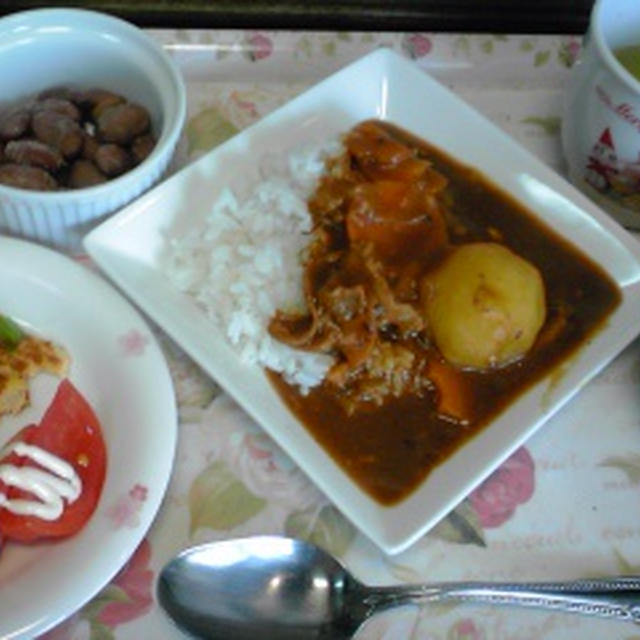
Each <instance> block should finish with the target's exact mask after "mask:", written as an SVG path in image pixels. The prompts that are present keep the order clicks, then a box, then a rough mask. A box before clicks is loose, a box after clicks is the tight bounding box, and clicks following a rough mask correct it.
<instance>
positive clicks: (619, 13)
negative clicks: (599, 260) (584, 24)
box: [562, 0, 640, 229]
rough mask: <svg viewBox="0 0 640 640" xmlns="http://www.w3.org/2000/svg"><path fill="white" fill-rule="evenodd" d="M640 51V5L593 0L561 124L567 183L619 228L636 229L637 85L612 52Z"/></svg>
mask: <svg viewBox="0 0 640 640" xmlns="http://www.w3.org/2000/svg"><path fill="white" fill-rule="evenodd" d="M629 45H639V46H640V0H597V2H596V4H595V5H594V7H593V10H592V13H591V20H590V23H589V29H588V31H587V34H586V36H585V41H584V47H583V51H582V54H581V56H580V59H579V60H578V62H577V63H576V66H575V67H574V69H573V70H572V72H571V77H570V84H569V87H568V90H567V93H566V96H565V97H566V99H565V108H564V114H563V119H562V146H563V151H564V155H565V159H566V161H567V165H568V170H569V178H570V180H571V181H572V182H573V183H574V184H575V185H576V186H577V187H578V188H580V189H581V190H582V191H583V192H585V193H586V194H587V195H588V196H590V197H591V198H592V199H593V200H595V201H596V202H597V203H598V204H599V205H600V206H601V207H602V208H603V209H604V210H605V211H607V212H609V213H610V214H611V215H612V216H613V217H614V218H615V219H617V220H618V221H619V222H620V223H621V224H623V225H624V226H626V227H629V228H632V229H640V80H638V79H637V78H635V77H634V76H633V75H632V74H631V73H630V72H629V71H627V69H625V67H624V66H622V64H620V62H618V60H617V59H616V58H615V56H614V53H613V52H614V51H616V50H617V49H618V48H620V47H625V46H629Z"/></svg>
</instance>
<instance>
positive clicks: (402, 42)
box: [43, 30, 640, 640]
mask: <svg viewBox="0 0 640 640" xmlns="http://www.w3.org/2000/svg"><path fill="white" fill-rule="evenodd" d="M151 33H152V35H153V36H154V37H156V38H157V39H158V40H159V41H161V42H162V43H163V45H164V46H165V47H166V48H167V49H168V51H170V52H171V54H172V55H174V56H175V58H176V59H177V61H178V62H179V64H180V67H181V69H182V70H183V73H184V76H185V79H186V83H187V89H188V99H189V100H188V102H189V114H188V123H187V126H186V129H185V133H184V136H183V139H182V141H181V144H180V148H179V151H178V154H177V156H176V159H175V163H174V168H178V167H179V166H181V165H183V164H184V163H186V162H189V161H190V160H192V159H194V158H195V157H197V156H198V155H199V154H201V153H204V152H206V151H207V150H208V149H210V148H211V147H213V146H215V145H216V144H218V143H220V142H221V141H222V140H224V139H226V138H228V137H229V136H231V135H232V134H233V133H235V132H236V131H238V130H240V129H242V128H243V127H245V126H247V125H248V124H250V123H251V122H253V121H255V120H256V119H258V118H260V117H261V116H263V115H264V114H266V113H268V112H269V111H271V110H272V109H274V108H275V107H277V106H278V105H280V104H282V103H284V102H285V101H287V100H288V99H289V98H291V97H292V96H294V95H295V94H297V93H299V92H300V91H302V90H303V89H304V88H305V87H307V86H309V85H311V84H313V83H314V82H316V81H317V80H319V79H321V78H322V77H324V76H326V75H328V74H329V73H331V72H332V71H334V70H336V69H338V68H340V67H342V66H343V65H345V64H346V63H348V62H350V61H352V60H354V59H356V58H358V57H360V56H361V55H363V54H365V53H367V52H369V51H370V50H372V49H374V48H376V47H380V46H389V47H392V48H394V49H396V50H397V51H400V52H401V53H403V54H404V55H405V56H408V57H410V58H413V59H414V60H415V62H416V64H417V65H419V66H420V67H421V68H423V69H424V70H425V72H428V73H431V74H433V75H434V76H435V77H437V78H438V79H440V80H441V81H442V82H443V83H445V84H446V85H448V86H449V87H450V88H451V89H453V91H455V92H456V93H458V94H459V95H460V96H462V97H463V98H464V99H465V100H467V101H468V102H470V103H471V104H473V105H474V106H475V107H477V108H478V109H479V110H480V111H481V112H483V113H484V114H485V115H487V116H488V117H489V118H490V119H491V120H493V121H494V122H495V123H496V124H498V125H499V126H500V127H502V128H503V129H504V130H505V131H507V132H508V133H509V134H511V135H512V136H514V137H515V138H516V139H517V140H519V141H520V142H522V143H523V144H524V145H525V146H526V147H528V148H529V149H530V150H532V151H533V153H535V154H537V155H538V156H539V157H540V158H542V159H543V160H544V161H545V162H547V163H548V164H549V165H551V166H552V167H554V168H555V169H557V170H558V171H560V172H562V171H563V170H564V168H563V165H562V158H561V153H560V145H559V125H560V115H561V103H562V94H563V88H564V86H565V82H566V79H567V74H568V72H569V69H570V67H571V65H572V63H573V62H574V60H575V57H576V55H577V53H578V51H579V48H580V39H579V38H577V37H573V36H566V37H560V36H539V37H535V36H493V35H464V34H460V35H458V34H456V35H454V34H428V33H411V34H407V33H394V34H389V33H338V34H336V33H306V32H292V33H284V32H278V33H271V32H255V33H254V32H239V31H164V30H163V31H152V32H151ZM158 338H159V340H160V341H161V344H162V345H163V347H164V349H165V352H166V357H167V360H168V362H169V365H170V369H171V372H172V375H173V379H174V382H175V389H176V393H177V397H178V401H179V413H180V425H179V443H178V450H177V457H176V460H175V468H174V471H173V475H172V478H171V482H170V486H169V488H168V492H167V495H166V498H165V500H164V503H163V505H162V507H161V509H160V511H159V513H158V514H157V518H156V520H155V522H154V524H153V526H152V528H151V529H150V530H149V532H148V534H147V535H146V537H145V539H144V540H143V542H142V544H141V545H140V547H139V548H138V550H137V551H136V553H135V554H134V555H133V557H132V558H131V559H130V560H129V562H128V563H127V565H126V566H125V567H124V568H123V569H122V570H121V572H120V573H119V574H118V576H117V577H116V578H115V579H114V580H113V582H112V583H111V584H110V585H108V586H107V587H106V588H105V589H104V590H103V591H102V592H101V593H100V594H99V595H98V596H97V597H95V598H94V599H93V600H92V601H91V602H89V603H88V604H87V605H86V606H85V607H84V608H83V609H82V610H80V611H78V612H76V613H75V614H74V615H73V616H72V617H71V618H69V619H68V620H67V621H66V622H64V623H63V624H62V625H60V626H59V627H58V628H56V629H54V630H52V631H50V632H49V633H47V634H45V636H43V638H46V640H54V639H56V640H59V639H74V640H81V639H91V640H112V639H117V640H125V639H131V640H133V639H136V640H138V639H146V638H149V639H151V638H153V639H165V638H166V639H172V638H176V639H177V638H182V637H184V636H183V634H181V633H180V632H179V631H178V630H177V629H176V628H175V627H174V626H173V625H172V624H171V622H170V621H169V620H168V619H167V618H166V617H165V615H164V614H163V613H162V611H161V610H160V609H159V606H158V604H157V603H156V601H155V599H154V583H155V578H156V576H157V574H158V572H159V570H160V568H161V567H162V565H163V564H164V563H165V562H166V561H167V560H168V559H169V558H170V557H171V556H172V555H173V554H174V553H176V552H178V551H179V550H181V549H183V548H185V547H187V546H189V545H192V544H194V543H199V542H203V541H207V540H214V539H223V538H230V537H235V536H244V535H249V534H255V533H284V534H287V535H294V536H299V537H302V538H306V539H310V540H313V541H315V542H317V543H319V544H321V545H322V546H324V547H325V548H327V549H329V550H330V551H332V552H333V553H335V554H336V555H338V556H339V557H340V558H342V560H343V561H344V562H345V563H346V564H347V566H348V567H349V568H350V569H352V570H353V572H354V573H355V574H356V575H357V576H359V577H360V578H361V579H362V580H364V581H366V582H370V583H375V584H383V583H396V582H409V581H413V582H415V581H424V580H457V579H495V580H525V579H526V580H537V579H544V580H549V579H563V578H578V577H586V576H597V575H605V574H629V573H640V394H639V393H638V383H639V382H640V353H639V351H640V343H635V344H633V345H631V346H630V347H629V348H628V349H627V350H626V351H625V352H624V353H623V354H621V356H620V357H618V358H617V360H616V361H614V362H613V363H612V364H611V365H610V366H609V367H608V368H607V369H606V370H605V371H604V372H603V373H601V374H600V375H599V376H598V377H597V379H596V380H595V381H593V382H592V383H591V384H590V385H588V386H587V387H586V388H585V389H583V390H582V391H581V392H580V393H579V395H578V396H577V397H576V398H575V399H574V400H573V401H572V402H571V403H570V404H569V405H568V406H567V407H566V408H565V409H564V410H563V411H562V412H561V413H560V414H558V415H557V416H556V417H555V418H554V419H552V420H551V421H550V422H549V423H548V424H546V425H545V426H544V427H543V428H542V429H541V430H540V431H539V432H538V433H537V435H536V436H535V437H533V438H532V439H531V440H530V441H529V442H528V443H527V444H526V446H524V447H522V448H521V449H520V450H518V451H517V452H516V453H515V455H513V456H512V458H511V459H509V460H508V461H507V462H506V463H505V464H504V465H503V466H502V467H501V468H500V469H498V470H497V471H496V472H495V473H493V474H492V475H491V476H490V477H489V478H488V479H487V480H486V481H485V482H484V483H483V484H482V485H481V486H480V487H478V488H477V489H476V490H475V491H474V492H473V493H472V494H471V495H469V496H468V497H467V498H466V499H465V500H464V501H463V502H462V503H461V504H460V505H459V506H458V507H457V508H456V509H455V511H454V512H453V513H452V514H450V515H449V516H448V517H447V518H445V519H444V520H443V521H442V522H441V523H440V524H438V525H437V526H436V527H435V529H433V530H432V531H431V532H430V533H429V534H428V535H426V536H425V537H424V538H423V539H421V540H420V541H419V542H417V543H416V544H415V545H414V546H413V547H412V548H410V549H409V550H408V551H406V552H404V553H402V554H401V555H398V556H395V557H388V556H385V555H384V554H383V553H382V552H381V551H380V550H378V549H377V548H375V547H374V546H373V545H372V544H371V543H370V542H369V541H368V539H367V538H365V537H364V536H363V535H362V534H360V533H358V532H357V531H356V530H354V528H353V527H352V526H351V525H350V524H349V522H348V521H347V520H346V519H345V518H344V517H343V516H342V515H341V514H340V513H339V512H338V511H337V510H336V509H335V508H334V507H333V506H332V505H331V504H330V503H329V502H328V501H327V499H326V498H325V497H324V496H323V495H322V494H321V493H320V492H319V491H318V490H317V489H316V488H315V487H314V486H313V485H312V484H311V483H310V482H309V481H308V480H307V478H306V477H305V476H304V475H303V474H302V473H301V472H300V471H299V470H298V469H297V468H296V466H295V465H294V464H293V463H292V462H291V460H289V459H288V458H287V457H286V456H285V455H284V454H283V453H282V452H281V451H279V450H278V448H277V447H276V446H275V445H274V443H273V442H272V441H271V440H270V439H269V438H268V437H267V436H266V435H265V434H264V433H263V432H262V431H261V430H260V428H259V427H258V426H257V425H256V424H254V423H253V422H252V421H251V420H250V419H249V418H248V417H247V416H246V415H245V414H244V413H243V412H242V411H241V410H240V409H239V408H238V407H237V406H236V405H234V403H233V402H232V401H231V400H230V399H229V397H227V396H226V395H225V394H224V393H222V392H221V391H220V389H219V388H218V387H217V386H216V384H215V382H214V381H212V380H210V379H209V378H208V377H207V376H205V375H204V374H203V373H202V372H201V371H199V370H198V368H197V367H196V366H195V365H194V364H193V362H191V361H190V360H189V358H188V357H186V356H185V355H184V354H183V353H182V352H181V350H180V348H179V347H178V346H177V345H175V344H173V343H172V342H171V341H170V340H169V339H167V338H166V337H164V336H163V335H162V334H161V333H160V332H158ZM144 499H145V496H144V492H138V493H135V490H132V494H131V495H130V496H129V500H128V501H125V502H123V504H122V505H121V512H119V513H118V514H117V517H118V518H120V520H121V523H122V524H123V525H124V526H126V524H127V522H128V519H131V520H132V522H133V521H135V509H136V504H138V502H139V501H141V500H142V501H144ZM358 638H360V639H365V638H366V639H368V640H382V639H385V640H396V639H404V638H407V639H417V638H421V639H424V640H427V639H429V640H445V639H446V640H494V639H496V640H533V639H541V640H542V639H544V640H559V639H568V638H582V639H594V640H595V639H598V640H600V639H603V638H608V639H620V640H632V639H634V638H635V639H638V638H640V630H636V629H635V628H634V627H633V626H632V625H629V624H627V623H620V622H609V621H602V620H596V619H584V618H580V617H578V616H570V615H562V614H557V613H548V612H539V611H529V610H527V611H523V610H516V609H505V608H489V607H478V606H468V605H458V606H453V605H451V604H448V605H447V606H434V605H429V606H425V607H422V608H418V607H406V608H404V609H400V610H397V611H392V612H389V613H386V614H384V615H380V616H378V617H376V618H374V619H373V620H371V621H370V622H369V623H367V625H366V626H365V627H364V628H363V629H362V630H361V631H360V633H359V634H358ZM267 640H268V639H267Z"/></svg>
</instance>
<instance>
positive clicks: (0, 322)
mask: <svg viewBox="0 0 640 640" xmlns="http://www.w3.org/2000/svg"><path fill="white" fill-rule="evenodd" d="M23 337H24V333H23V332H22V329H20V327H19V326H18V325H17V324H16V323H15V322H14V321H13V320H11V319H10V318H7V316H3V315H0V345H2V346H3V347H5V348H6V349H15V348H16V347H17V346H18V344H19V343H20V340H22V338H23Z"/></svg>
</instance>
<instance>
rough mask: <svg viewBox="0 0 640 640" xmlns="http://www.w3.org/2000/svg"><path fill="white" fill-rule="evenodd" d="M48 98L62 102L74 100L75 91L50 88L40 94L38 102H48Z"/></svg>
mask: <svg viewBox="0 0 640 640" xmlns="http://www.w3.org/2000/svg"><path fill="white" fill-rule="evenodd" d="M47 98H61V99H62V100H73V91H71V89H70V88H69V87H64V86H60V87H50V88H49V89H45V90H44V91H41V92H40V93H39V94H38V98H37V101H42V100H46V99H47Z"/></svg>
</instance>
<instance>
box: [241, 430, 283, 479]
mask: <svg viewBox="0 0 640 640" xmlns="http://www.w3.org/2000/svg"><path fill="white" fill-rule="evenodd" d="M244 441H245V444H246V445H247V453H248V454H249V457H250V458H251V460H253V461H255V462H262V463H264V465H265V466H266V469H267V470H268V471H276V470H277V467H276V464H275V462H274V461H273V452H272V451H270V450H269V449H266V448H264V447H262V446H261V445H260V439H259V437H258V436H256V435H254V434H252V433H250V434H248V435H247V436H246V437H245V439H244Z"/></svg>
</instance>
